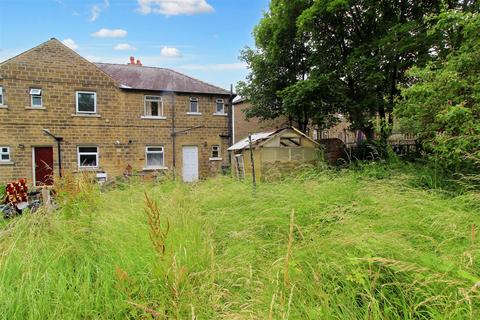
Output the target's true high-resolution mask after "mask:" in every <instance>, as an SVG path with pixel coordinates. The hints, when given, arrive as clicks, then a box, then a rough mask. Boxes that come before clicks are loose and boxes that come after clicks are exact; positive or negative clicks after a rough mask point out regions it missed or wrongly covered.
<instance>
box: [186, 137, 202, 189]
mask: <svg viewBox="0 0 480 320" xmlns="http://www.w3.org/2000/svg"><path fill="white" fill-rule="evenodd" d="M184 147H195V148H197V179H196V180H194V181H185V180H184V175H185V161H184V157H183V155H184V153H183V148H184ZM198 180H200V148H199V146H198V145H196V144H185V145H182V181H183V182H196V181H198Z"/></svg>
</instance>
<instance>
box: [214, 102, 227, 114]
mask: <svg viewBox="0 0 480 320" xmlns="http://www.w3.org/2000/svg"><path fill="white" fill-rule="evenodd" d="M215 113H216V114H225V103H224V102H223V99H217V100H216V103H215Z"/></svg>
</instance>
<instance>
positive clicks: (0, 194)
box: [0, 184, 7, 204]
mask: <svg viewBox="0 0 480 320" xmlns="http://www.w3.org/2000/svg"><path fill="white" fill-rule="evenodd" d="M6 195H7V186H6V185H3V184H2V185H0V204H2V203H3V200H4V199H5V197H6Z"/></svg>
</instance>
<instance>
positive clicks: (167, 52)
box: [160, 47, 182, 58]
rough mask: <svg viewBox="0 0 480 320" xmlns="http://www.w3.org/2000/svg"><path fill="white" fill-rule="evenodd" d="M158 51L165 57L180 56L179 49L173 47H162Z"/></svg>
mask: <svg viewBox="0 0 480 320" xmlns="http://www.w3.org/2000/svg"><path fill="white" fill-rule="evenodd" d="M160 53H161V54H162V57H165V58H180V57H181V56H182V53H181V52H180V50H178V49H177V48H174V47H163V48H162V51H161V52H160Z"/></svg>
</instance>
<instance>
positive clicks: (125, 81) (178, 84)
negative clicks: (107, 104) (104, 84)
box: [95, 63, 230, 95]
mask: <svg viewBox="0 0 480 320" xmlns="http://www.w3.org/2000/svg"><path fill="white" fill-rule="evenodd" d="M95 65H96V66H97V67H99V68H100V69H102V70H103V71H104V72H105V73H107V74H108V75H110V77H112V78H113V79H115V80H116V81H117V82H118V85H119V86H120V88H122V89H138V90H153V91H175V92H186V93H210V94H221V95H227V94H230V92H229V91H227V90H225V89H222V88H219V87H217V86H214V85H211V84H208V83H205V82H203V81H200V80H198V79H195V78H192V77H189V76H187V75H184V74H182V73H179V72H176V71H174V70H171V69H166V68H156V67H144V66H139V65H128V64H113V63H95Z"/></svg>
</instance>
